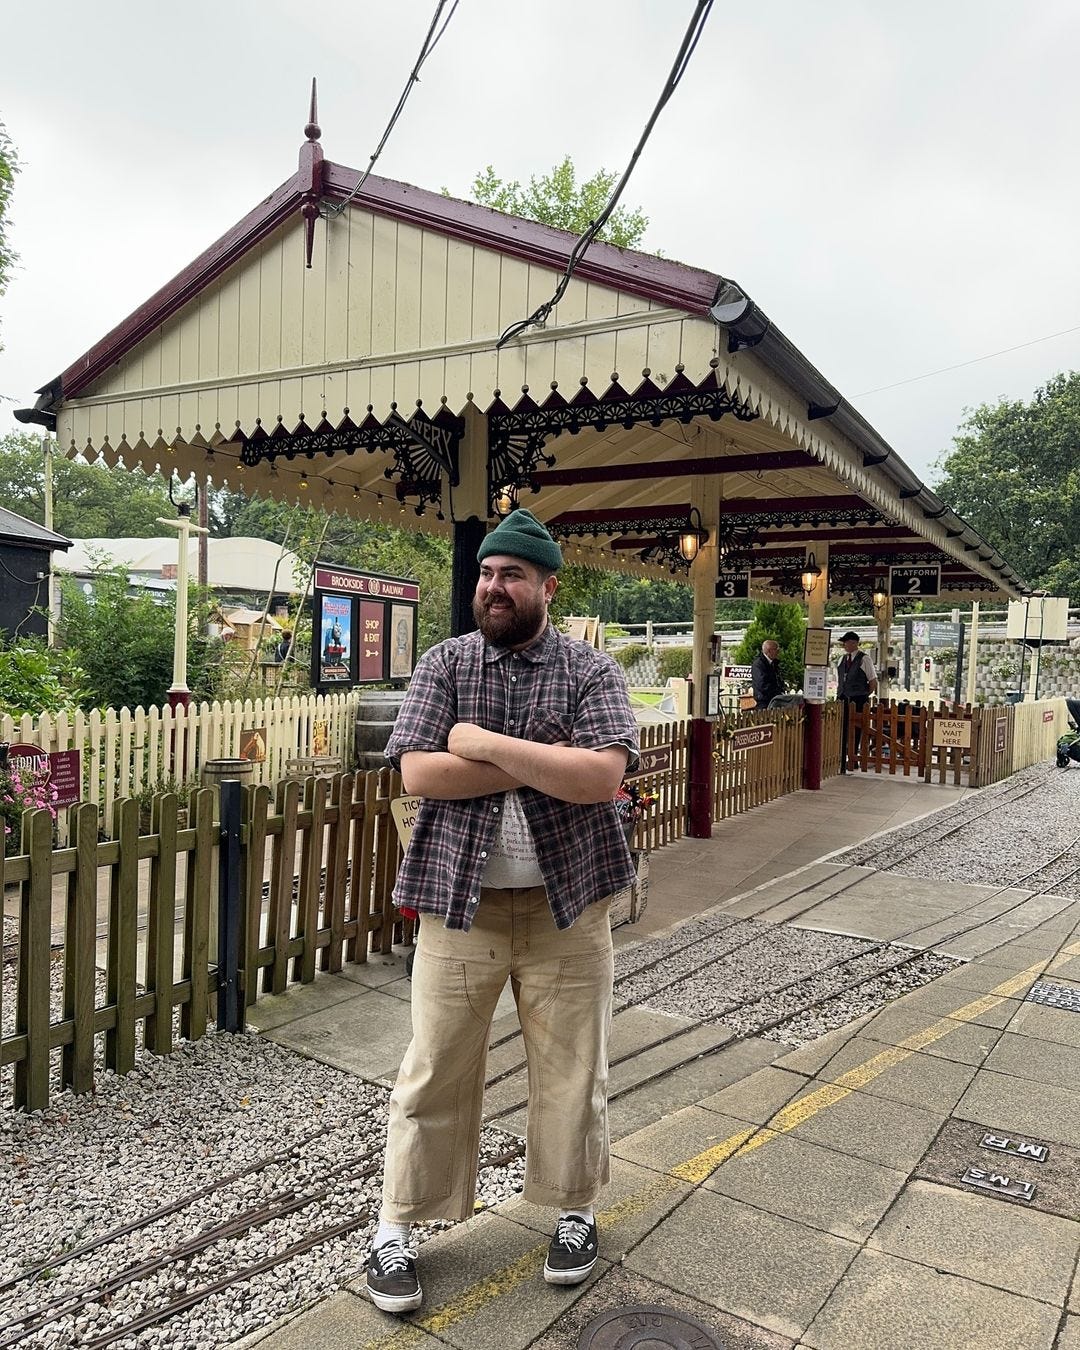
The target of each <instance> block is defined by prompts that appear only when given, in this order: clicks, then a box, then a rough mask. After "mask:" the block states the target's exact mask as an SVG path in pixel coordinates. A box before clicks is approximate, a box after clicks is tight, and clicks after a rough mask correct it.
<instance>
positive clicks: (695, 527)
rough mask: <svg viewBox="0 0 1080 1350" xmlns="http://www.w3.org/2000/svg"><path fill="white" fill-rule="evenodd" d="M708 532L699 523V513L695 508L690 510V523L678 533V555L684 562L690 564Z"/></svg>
mask: <svg viewBox="0 0 1080 1350" xmlns="http://www.w3.org/2000/svg"><path fill="white" fill-rule="evenodd" d="M708 537H709V532H708V530H706V529H705V528H704V526H703V525H702V523H701V512H700V511H699V510H698V509H697V507H696V506H692V507H691V508H690V523H689V524H688V525H687V526H685V528H683V529H681V530H680V531H679V554H680V556H681V557H682V558H683V560H684V561H685V562H688V563H692V562H693V561H694V559H695V558H696V557H697V555H698V551H699V550H700V548H701V546H702V544H704V543H705V541H706V540H707V539H708Z"/></svg>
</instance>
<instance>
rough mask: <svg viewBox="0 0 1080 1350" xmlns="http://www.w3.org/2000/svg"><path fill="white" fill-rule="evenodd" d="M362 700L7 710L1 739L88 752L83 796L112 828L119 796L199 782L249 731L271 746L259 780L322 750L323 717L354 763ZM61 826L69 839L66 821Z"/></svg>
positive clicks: (330, 745) (331, 738) (333, 697)
mask: <svg viewBox="0 0 1080 1350" xmlns="http://www.w3.org/2000/svg"><path fill="white" fill-rule="evenodd" d="M358 701H359V693H358V691H356V690H350V691H348V692H345V693H340V694H326V695H323V694H306V695H304V696H299V695H295V696H292V697H287V698H267V699H244V700H242V701H241V700H237V701H235V702H233V701H229V700H226V701H225V702H223V703H218V702H216V701H215V702H214V703H200V704H198V705H197V706H196V705H195V704H192V705H191V707H190V708H188V709H187V710H186V711H185V710H184V709H182V708H178V709H177V710H176V711H175V712H174V711H173V710H172V709H171V708H168V707H164V708H157V707H154V708H149V709H144V708H136V709H135V710H134V711H132V710H131V709H130V708H119V709H117V708H107V709H105V710H104V711H99V710H98V709H95V710H94V711H93V712H89V713H84V712H81V711H80V712H76V713H73V714H70V715H69V714H67V713H58V714H57V715H56V716H55V717H54V716H50V715H49V714H48V713H42V714H40V715H39V716H38V717H36V718H35V717H31V716H29V715H27V716H25V717H23V718H21V719H20V720H18V721H16V720H14V719H13V718H11V717H8V716H4V717H0V741H8V742H13V741H20V742H23V743H25V744H27V745H36V746H38V747H40V748H41V749H42V750H46V751H50V750H79V751H81V754H82V764H81V767H82V785H83V800H84V801H88V802H94V803H95V804H96V805H97V806H98V808H99V810H100V812H101V817H102V825H103V828H104V829H105V830H106V831H108V829H109V828H110V825H111V822H112V817H113V809H112V808H113V803H114V802H115V801H116V800H117V799H119V798H121V797H134V796H137V795H138V794H139V793H140V792H141V791H143V790H144V789H150V790H152V789H153V788H154V787H155V786H157V785H159V784H161V783H163V782H164V781H166V780H167V779H169V778H175V779H176V780H177V781H179V782H198V781H199V778H200V775H201V772H202V766H203V764H205V763H206V761H207V760H211V759H233V758H237V757H238V756H239V754H240V748H241V737H242V735H243V733H244V732H247V731H254V730H256V729H258V730H261V731H262V732H263V740H264V742H265V746H266V758H265V760H264V761H263V762H262V763H256V764H255V765H254V781H255V782H256V783H276V782H277V781H278V780H280V779H281V778H284V777H285V774H286V767H287V762H288V761H289V760H290V759H296V758H298V757H303V756H308V755H312V754H314V753H315V749H316V747H315V745H314V740H313V728H314V724H315V723H317V722H323V723H325V724H326V730H327V745H326V751H325V753H327V754H329V755H334V756H337V757H338V758H339V759H340V760H341V763H342V767H343V768H348V767H349V766H350V764H351V762H352V759H353V734H354V731H353V729H354V725H355V722H356V709H357V704H358ZM64 815H66V812H62V813H61V817H63V816H64ZM60 824H61V836H62V840H63V833H64V832H63V824H64V822H63V820H62V819H61V822H60Z"/></svg>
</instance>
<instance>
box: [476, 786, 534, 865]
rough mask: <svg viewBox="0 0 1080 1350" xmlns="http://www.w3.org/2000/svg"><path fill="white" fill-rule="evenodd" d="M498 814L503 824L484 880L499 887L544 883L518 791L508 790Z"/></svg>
mask: <svg viewBox="0 0 1080 1350" xmlns="http://www.w3.org/2000/svg"><path fill="white" fill-rule="evenodd" d="M499 818H500V821H501V824H500V825H499V830H498V833H497V834H496V836H495V842H494V843H493V844H492V846H491V856H490V857H489V858H488V862H487V868H486V870H485V872H484V876H483V883H482V884H483V885H485V886H498V887H500V888H508V887H511V886H542V885H543V884H544V875H543V873H542V872H541V871H540V865H539V863H537V861H536V844H535V843H534V842H533V837H532V831H531V830H530V829H529V822H528V821H527V820H526V819H525V812H524V811H523V810H522V807H521V798H520V796H519V795H518V793H516V792H508V793H507V794H506V796H505V797H503V805H502V811H501V812H500V814H499Z"/></svg>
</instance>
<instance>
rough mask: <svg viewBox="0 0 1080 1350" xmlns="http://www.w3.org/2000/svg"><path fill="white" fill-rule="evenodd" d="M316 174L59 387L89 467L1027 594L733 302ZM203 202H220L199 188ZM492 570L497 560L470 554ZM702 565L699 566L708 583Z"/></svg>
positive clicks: (509, 222)
mask: <svg viewBox="0 0 1080 1350" xmlns="http://www.w3.org/2000/svg"><path fill="white" fill-rule="evenodd" d="M305 130H306V137H307V139H306V141H305V143H304V145H303V146H302V148H301V151H300V163H299V168H298V171H297V173H296V174H294V175H293V176H292V177H291V178H289V179H288V181H287V182H285V183H284V184H283V185H282V186H281V187H279V188H278V189H277V190H276V191H275V192H272V193H271V194H270V195H269V196H268V197H267V198H266V199H265V200H264V201H262V202H261V203H260V204H259V205H258V206H257V207H256V208H255V209H254V210H253V211H251V212H250V213H249V214H248V215H247V216H245V217H244V219H243V220H241V221H240V222H239V223H238V224H237V225H235V226H234V227H233V228H232V229H231V230H229V231H228V233H226V234H225V235H224V236H223V237H222V238H221V239H219V240H218V241H217V242H216V243H215V244H213V245H211V247H210V248H208V249H207V250H206V251H205V252H204V253H203V254H202V255H201V256H200V257H199V258H197V259H196V260H195V261H194V262H193V263H191V265H190V266H189V267H187V268H185V269H184V271H183V272H181V273H180V275H179V276H177V277H176V278H174V279H173V280H172V281H171V282H169V283H168V285H166V286H164V287H162V289H161V290H160V291H158V292H157V293H156V294H155V295H153V296H151V298H150V299H149V300H147V301H146V303H145V304H143V305H142V306H140V308H139V309H137V310H136V311H135V312H134V313H133V314H131V315H130V316H129V317H128V318H127V319H125V320H124V321H123V322H122V323H121V324H120V325H118V326H117V327H116V328H115V329H113V331H112V332H110V333H108V334H106V336H104V337H103V338H102V339H101V340H100V341H99V342H97V343H96V344H95V345H94V346H93V347H91V349H90V350H89V351H88V352H86V353H85V354H84V355H82V356H80V357H79V359H78V360H77V361H75V362H73V363H72V364H71V365H70V366H69V367H68V368H67V369H66V370H65V371H64V372H63V374H61V375H60V376H58V377H57V378H56V379H55V380H52V381H51V382H50V383H49V384H47V385H45V386H44V387H43V388H42V389H41V390H40V391H39V397H38V400H37V403H36V405H35V407H34V408H30V409H23V410H22V411H21V412H20V413H19V414H17V415H18V416H19V417H20V419H21V420H23V421H26V422H34V423H38V424H41V425H43V426H46V427H47V428H49V429H51V430H54V431H55V432H56V434H57V436H58V439H59V440H60V443H61V445H62V447H63V448H64V449H65V451H66V452H67V453H69V454H72V455H74V454H77V453H81V454H82V455H83V456H84V457H86V458H87V459H89V460H91V461H93V460H95V459H102V460H104V461H105V462H106V463H108V464H117V463H123V464H124V465H126V466H129V467H141V468H142V469H143V470H145V471H146V472H152V471H154V470H156V469H160V470H161V471H163V472H164V473H166V474H168V473H169V472H175V473H177V474H179V475H180V476H181V477H187V476H191V475H193V476H194V477H195V478H197V479H198V480H200V481H207V480H209V481H212V482H213V483H215V484H218V485H221V484H226V483H227V484H228V485H229V486H230V487H233V488H235V489H239V490H241V491H243V492H245V493H248V494H249V495H255V494H257V493H259V494H265V495H269V496H272V497H277V498H282V499H287V500H296V501H303V502H307V503H309V504H311V505H313V506H316V507H322V508H325V509H327V510H333V511H338V512H342V513H344V514H349V515H356V516H360V517H365V518H368V519H374V520H379V519H381V520H383V521H385V522H387V523H391V524H395V525H399V526H402V527H404V528H412V529H417V530H424V531H428V532H446V533H451V532H453V531H454V529H455V524H456V523H457V524H460V523H461V522H465V521H467V520H469V519H470V518H472V520H473V524H474V525H475V523H476V521H477V520H479V521H481V522H482V521H486V520H491V519H493V518H494V516H495V515H496V514H497V512H498V510H499V508H500V507H501V508H502V509H504V510H505V509H506V508H507V507H508V506H509V505H511V504H512V503H514V502H517V504H519V505H522V506H528V507H529V508H530V509H531V510H532V511H534V512H535V513H536V514H537V515H538V516H539V517H540V518H541V519H542V520H544V521H545V522H546V524H547V525H548V527H549V528H550V529H551V530H552V532H553V533H554V534H555V535H556V536H558V537H559V538H561V539H562V541H563V543H564V551H565V553H566V556H567V558H568V560H569V561H571V562H580V563H585V564H590V565H593V566H597V567H602V568H615V569H618V570H620V571H624V572H631V573H636V574H638V575H641V576H649V577H658V578H665V579H670V578H671V577H672V575H674V576H676V577H685V576H686V575H687V570H688V564H687V563H686V561H685V560H684V559H683V557H682V555H681V553H680V552H679V549H678V547H677V542H678V539H679V536H680V534H681V533H685V532H686V531H687V530H694V529H698V530H700V531H701V538H702V540H703V541H706V540H707V543H708V547H707V549H706V550H704V553H705V554H706V555H707V565H708V566H709V567H710V568H716V569H719V568H722V569H724V570H739V569H745V568H749V569H750V571H751V576H752V591H751V593H752V594H753V595H755V596H757V597H759V598H768V597H781V596H785V595H787V596H798V595H800V594H801V582H800V573H801V572H802V570H803V568H804V566H805V561H806V552H807V549H808V548H815V547H816V548H817V549H818V550H819V552H822V553H827V556H828V575H829V591H830V594H832V595H833V596H834V597H841V598H843V597H846V598H848V599H850V600H851V601H852V602H853V603H859V602H865V601H866V600H867V599H868V598H869V595H870V593H871V592H872V590H873V589H875V587H876V585H877V584H878V583H879V581H880V579H881V577H882V576H883V575H884V574H885V573H887V569H888V567H889V565H890V564H922V563H939V564H940V565H941V595H942V598H946V597H950V598H952V599H954V600H956V601H960V600H966V599H983V600H985V599H991V598H997V597H1001V596H1012V595H1021V594H1025V593H1026V592H1027V587H1026V586H1025V585H1024V583H1023V582H1022V580H1021V579H1020V578H1019V577H1018V576H1017V575H1016V573H1015V572H1014V571H1013V570H1012V568H1011V567H1010V566H1009V564H1008V561H1007V560H1006V559H1005V558H1003V557H1002V556H1001V555H1000V554H999V553H998V552H997V551H996V550H995V549H994V548H993V547H991V546H990V545H989V544H988V543H987V542H986V541H985V540H983V539H982V538H981V537H980V536H979V534H978V533H977V532H976V531H975V530H974V529H972V528H971V527H970V526H969V525H968V524H967V523H966V522H965V521H963V520H962V519H961V518H960V517H958V516H957V515H956V514H955V513H954V512H953V511H952V510H950V509H949V508H948V507H947V506H946V505H945V504H944V503H943V502H942V501H940V500H939V499H938V498H937V497H936V496H935V494H934V493H933V492H932V491H931V490H930V489H929V488H928V487H926V486H925V485H924V484H923V483H922V482H920V480H919V479H918V477H917V476H916V475H915V474H914V473H913V472H912V471H911V470H910V469H909V468H908V467H907V465H906V464H904V462H903V460H902V459H901V458H900V456H899V455H898V454H897V453H896V452H895V451H894V450H893V449H892V448H891V447H890V446H889V445H888V444H886V442H885V441H884V440H883V439H882V438H881V436H879V435H878V433H877V432H876V431H875V430H874V429H873V427H872V426H870V424H869V423H868V422H866V421H865V420H864V419H863V418H862V417H861V416H860V415H859V413H857V412H856V411H855V409H854V408H852V407H851V405H850V404H849V403H847V401H846V400H845V399H844V397H843V395H842V394H841V393H840V392H839V391H838V390H837V389H836V388H834V387H833V386H832V385H831V384H830V383H829V381H828V380H827V379H826V378H825V377H824V376H823V375H822V374H820V373H819V372H818V371H817V370H816V369H815V368H814V366H813V365H811V363H810V362H809V361H808V360H807V359H806V357H804V356H803V355H802V353H801V352H800V351H798V350H797V349H796V348H795V347H794V346H793V344H792V343H790V342H789V341H788V340H787V338H785V337H784V335H783V333H782V332H780V330H779V329H778V328H777V327H776V326H775V324H773V323H772V321H771V320H770V319H769V318H768V317H767V316H766V315H765V314H763V313H762V311H761V310H760V309H759V308H758V306H757V305H756V304H754V302H753V301H752V300H751V299H750V298H749V296H748V295H747V294H746V293H745V292H744V291H743V290H742V288H741V287H740V286H738V285H737V284H736V283H735V282H733V281H732V280H730V279H728V278H726V277H724V276H721V275H719V274H718V273H715V272H710V271H705V270H701V269H699V268H696V267H690V266H685V265H683V264H681V263H677V262H673V261H670V260H668V259H664V258H659V257H656V256H654V255H652V254H649V253H643V252H636V251H633V250H629V249H620V248H616V247H613V246H611V245H606V244H593V245H592V246H591V247H590V249H589V250H588V251H587V253H586V254H585V257H584V258H583V260H582V261H581V263H580V264H579V266H578V267H577V269H576V271H575V272H574V275H573V278H572V280H571V281H570V284H569V286H568V288H567V289H566V292H565V294H564V296H563V298H562V299H561V300H560V301H559V303H558V305H557V306H556V307H555V308H554V309H553V310H552V312H551V314H550V315H549V317H548V318H547V320H546V322H545V323H544V324H543V325H542V326H533V327H530V328H528V329H527V330H525V331H524V332H523V333H521V334H520V335H518V336H516V337H513V338H512V339H511V340H509V341H507V342H505V343H504V344H503V345H498V343H499V338H500V335H501V334H503V333H504V331H505V330H506V329H507V328H508V327H510V326H511V325H514V324H515V323H517V322H518V321H520V320H521V319H523V318H524V317H526V316H527V315H529V314H530V313H532V312H533V311H534V310H535V309H536V307H537V306H538V305H540V304H541V303H542V302H543V301H545V300H547V299H549V298H550V297H551V296H552V295H553V293H554V292H555V289H556V286H557V285H558V283H559V281H560V278H561V276H562V274H563V271H564V268H565V266H566V263H567V259H568V257H569V255H570V251H571V249H572V247H573V245H574V243H575V239H574V237H573V236H572V235H570V234H567V233H566V232H564V231H561V230H556V229H551V228H548V227H546V226H543V225H539V224H535V223H533V222H530V221H526V220H522V219H519V218H516V217H512V216H507V215H503V214H501V213H499V212H496V211H492V210H489V209H488V208H486V207H481V206H477V205H473V204H471V203H466V202H461V201H457V200H454V199H452V198H449V197H445V196H442V195H440V194H438V193H436V192H431V191H426V190H424V189H421V188H416V187H412V186H410V185H408V184H405V183H399V182H394V181H391V180H389V179H382V178H377V177H375V176H371V177H368V178H367V180H366V182H365V183H364V184H363V188H362V191H360V192H359V193H358V194H357V193H356V191H355V190H356V188H357V185H358V182H359V179H360V175H359V174H358V173H357V171H356V170H354V169H350V168H346V167H345V166H343V165H339V164H334V163H331V162H330V161H329V160H327V159H325V158H324V155H323V151H322V148H321V146H320V144H319V135H320V133H319V129H318V127H317V125H316V124H315V117H314V115H313V116H312V118H311V121H310V123H309V125H308V127H307V128H306V129H305ZM200 186H201V187H202V188H204V189H205V188H208V187H210V186H211V185H209V184H203V185H200ZM474 552H475V549H474ZM696 566H698V567H700V566H701V564H696Z"/></svg>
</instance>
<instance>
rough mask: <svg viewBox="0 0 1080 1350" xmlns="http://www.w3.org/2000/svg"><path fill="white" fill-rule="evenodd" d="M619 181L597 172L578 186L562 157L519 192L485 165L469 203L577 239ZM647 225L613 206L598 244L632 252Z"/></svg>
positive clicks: (634, 213) (516, 185) (630, 212)
mask: <svg viewBox="0 0 1080 1350" xmlns="http://www.w3.org/2000/svg"><path fill="white" fill-rule="evenodd" d="M618 178H619V175H618V174H615V173H608V171H607V170H606V169H597V171H596V173H594V174H593V176H592V177H591V178H587V179H585V180H584V182H580V183H579V182H578V178H577V170H576V169H575V168H574V161H573V160H572V159H571V158H570V156H569V155H566V156H564V158H563V160H562V163H560V164H556V165H555V167H554V168H553V169H552V170H551V172H550V173H545V174H541V175H540V177H539V178H537V177H536V176H535V175H534V176H533V177H531V178H530V179H529V184H528V186H527V187H522V185H521V184H520V183H519V182H518V181H517V179H514V180H513V181H507V180H506V179H503V178H500V177H499V175H498V174H497V173H496V172H495V170H494V168H493V167H492V166H491V165H490V164H489V165H488V166H487V168H485V169H483V170H482V171H481V172H480V173H478V174H477V175H476V177H475V178H474V179H473V185H472V199H473V201H474V202H479V204H480V205H481V206H490V207H491V208H492V209H493V210H495V211H505V212H506V214H507V215H509V216H524V217H525V219H526V220H538V221H539V222H540V223H541V224H542V225H554V226H555V227H556V228H557V229H560V230H570V231H571V233H573V234H581V233H582V231H583V230H585V229H586V228H587V227H588V226H589V225H590V224H591V223H592V222H593V221H594V220H595V219H596V218H597V216H599V215H600V213H601V211H603V209H604V207H605V206H606V205H607V201H608V198H609V197H610V196H611V190H612V188H613V187H614V186H615V184H616V182H617V181H618ZM444 191H445V189H444ZM648 224H649V218H648V217H647V216H646V215H645V213H644V212H643V211H641V210H639V209H638V208H636V207H635V208H634V209H631V208H630V207H627V206H617V207H616V208H615V210H614V211H613V212H612V213H611V218H610V219H609V220H608V222H607V224H606V225H605V226H604V228H603V229H602V230H601V232H600V234H599V236H598V238H600V239H602V240H604V241H605V242H606V243H609V244H616V245H618V247H619V248H637V247H638V245H639V244H640V243H641V240H642V237H643V236H644V234H645V230H646V228H647V227H648Z"/></svg>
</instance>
